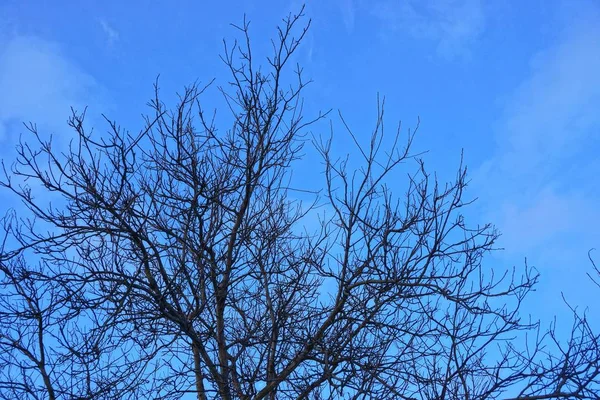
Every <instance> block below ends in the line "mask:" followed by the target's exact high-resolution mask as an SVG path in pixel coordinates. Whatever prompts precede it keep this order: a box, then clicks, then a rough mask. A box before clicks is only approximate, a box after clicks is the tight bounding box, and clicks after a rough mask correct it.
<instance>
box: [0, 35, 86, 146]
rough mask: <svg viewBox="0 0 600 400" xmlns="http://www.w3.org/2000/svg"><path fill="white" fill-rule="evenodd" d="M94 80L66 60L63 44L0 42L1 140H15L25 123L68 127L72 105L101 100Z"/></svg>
mask: <svg viewBox="0 0 600 400" xmlns="http://www.w3.org/2000/svg"><path fill="white" fill-rule="evenodd" d="M96 89H97V84H96V82H95V81H94V79H93V78H92V77H91V76H90V75H88V74H86V73H84V72H83V71H81V70H80V69H79V68H78V67H77V66H76V65H74V64H73V63H71V62H70V61H69V60H68V59H66V58H65V57H64V56H63V55H62V54H61V51H60V48H59V46H57V45H56V44H54V43H51V42H48V41H45V40H41V39H39V38H35V37H23V36H17V37H13V38H11V39H8V40H6V42H5V43H2V44H1V45H0V132H3V133H2V135H3V136H1V137H0V140H2V141H6V140H7V139H14V137H13V136H17V135H18V134H19V133H21V132H22V131H23V129H22V126H21V123H22V122H24V121H32V122H36V123H37V124H38V125H41V127H46V128H48V129H50V130H54V129H57V128H59V127H60V128H61V129H62V128H64V127H65V126H66V125H65V122H66V119H67V117H68V116H69V114H70V107H71V106H73V107H75V108H78V109H80V110H81V109H82V108H83V107H84V106H85V105H87V104H89V103H90V102H94V101H96V100H97V99H94V98H93V97H92V95H93V94H95V93H97V92H96Z"/></svg>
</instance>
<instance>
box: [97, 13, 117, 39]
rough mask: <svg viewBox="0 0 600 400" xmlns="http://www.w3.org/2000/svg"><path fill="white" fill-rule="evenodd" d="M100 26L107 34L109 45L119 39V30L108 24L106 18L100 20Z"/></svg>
mask: <svg viewBox="0 0 600 400" xmlns="http://www.w3.org/2000/svg"><path fill="white" fill-rule="evenodd" d="M100 26H101V27H102V31H103V32H104V34H105V35H106V40H107V41H108V44H109V45H112V44H114V43H115V42H117V41H118V40H119V32H118V31H117V30H116V29H115V28H113V27H112V26H111V25H109V24H108V22H106V21H105V20H103V19H101V20H100Z"/></svg>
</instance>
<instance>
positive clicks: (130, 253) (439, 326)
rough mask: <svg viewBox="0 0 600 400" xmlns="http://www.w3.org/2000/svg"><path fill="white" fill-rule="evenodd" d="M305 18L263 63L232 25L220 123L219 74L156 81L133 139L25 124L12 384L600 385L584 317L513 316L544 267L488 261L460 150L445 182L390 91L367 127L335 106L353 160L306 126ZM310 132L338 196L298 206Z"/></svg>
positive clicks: (480, 391)
mask: <svg viewBox="0 0 600 400" xmlns="http://www.w3.org/2000/svg"><path fill="white" fill-rule="evenodd" d="M309 26H310V21H307V20H306V19H304V18H303V16H302V13H299V14H298V15H290V16H289V17H288V18H286V19H285V20H284V21H283V23H282V25H281V26H280V27H279V28H278V29H277V31H276V36H275V38H274V39H273V41H272V54H271V55H270V56H269V57H268V58H266V59H265V60H264V62H263V63H262V64H261V63H260V60H256V59H255V57H254V56H253V52H252V44H251V39H250V38H251V36H250V32H249V24H248V23H247V22H246V21H244V22H243V24H242V25H240V26H236V29H237V30H238V33H239V34H240V36H241V40H239V41H237V42H234V43H233V44H231V43H229V44H228V43H227V42H225V47H224V53H223V55H222V60H223V62H224V65H225V66H226V67H227V68H228V70H229V72H230V81H229V82H226V83H224V84H222V86H217V89H218V91H219V92H220V94H221V95H222V96H223V97H222V98H223V99H224V100H225V101H226V104H227V107H226V109H225V112H226V113H229V114H228V115H229V116H230V118H231V121H232V122H231V125H230V126H226V127H225V128H219V127H218V126H217V123H216V121H217V118H215V113H214V112H212V111H211V109H210V106H209V105H207V104H210V103H209V101H207V100H206V98H205V97H206V96H205V94H206V92H207V90H209V89H212V88H213V87H214V86H215V85H217V84H218V82H217V83H211V84H209V85H207V86H202V85H200V84H193V85H191V86H188V87H186V88H185V90H184V91H183V93H181V94H180V96H179V100H178V102H177V103H176V104H174V105H173V106H172V107H169V106H167V105H166V104H164V103H163V101H161V98H160V91H159V87H158V82H157V83H156V84H155V97H154V98H153V99H152V100H151V101H150V102H149V107H150V109H151V112H150V113H149V115H148V116H147V117H146V120H145V126H144V128H143V129H142V130H140V131H139V132H137V133H131V132H129V131H127V130H124V129H122V128H121V127H120V126H119V125H118V124H117V123H116V122H114V121H112V120H110V119H109V118H106V122H107V124H108V127H109V130H108V132H107V133H98V132H97V131H92V130H90V129H88V128H87V126H86V123H85V121H84V118H85V112H83V113H78V112H76V111H73V114H72V117H71V118H70V120H69V126H70V127H71V129H72V132H73V133H74V139H73V141H71V142H70V144H69V146H68V148H67V149H62V148H60V146H58V147H57V146H53V144H52V142H51V141H48V140H45V139H43V135H42V134H41V133H40V132H38V129H37V127H36V126H35V125H34V124H28V125H26V127H27V129H28V131H29V133H30V134H28V135H27V136H26V138H25V139H23V140H22V141H21V143H20V144H19V145H18V147H17V149H16V151H17V155H18V159H17V161H16V163H15V164H14V165H12V167H8V166H5V168H4V177H3V178H2V179H1V181H0V185H1V187H2V188H3V189H4V190H5V191H10V192H12V193H13V194H14V195H15V196H17V197H18V198H19V199H20V200H21V201H22V204H23V205H24V206H25V207H24V208H19V209H17V210H9V212H8V213H7V214H6V216H5V217H4V220H3V222H4V225H3V226H4V238H3V239H4V240H3V242H2V243H3V245H2V251H1V256H0V285H1V288H2V290H1V292H0V365H1V366H2V368H0V398H4V399H23V398H32V399H41V398H48V399H67V398H69V399H70V398H74V399H115V398H157V399H171V398H173V399H175V398H182V397H183V396H185V395H186V394H187V395H188V396H189V395H193V396H195V397H196V398H198V399H209V398H218V399H227V400H228V399H371V398H373V399H496V398H515V399H554V398H564V399H572V398H582V399H583V398H589V399H593V398H598V396H600V377H599V374H600V353H599V337H598V335H597V334H596V333H594V332H593V331H592V329H591V327H590V326H589V324H588V322H587V321H586V319H585V316H582V315H579V314H577V313H575V312H574V323H573V329H572V335H571V337H570V339H569V340H568V341H566V342H561V341H559V340H558V339H557V337H556V335H555V334H554V331H553V329H550V330H548V331H545V330H543V329H541V328H540V326H539V325H538V324H537V323H533V322H530V321H525V320H524V319H523V318H522V316H520V314H519V309H520V306H521V304H522V301H523V300H524V299H525V297H526V296H527V295H528V294H529V293H530V292H531V291H532V290H533V289H534V287H535V285H536V283H537V280H538V275H537V273H536V272H535V270H533V269H532V268H529V267H528V266H527V265H525V266H524V267H523V268H516V269H511V270H497V269H496V268H492V267H490V266H487V265H486V263H485V262H484V256H485V255H486V254H487V253H488V252H490V251H492V250H494V249H495V242H496V239H497V238H498V232H497V231H496V230H495V228H494V227H493V225H491V224H488V225H483V226H478V225H470V224H469V223H468V222H467V221H466V218H465V217H464V209H465V207H468V206H469V205H470V204H471V203H472V201H471V200H469V199H467V198H466V196H465V189H466V187H467V184H468V178H467V169H466V167H465V166H464V165H462V163H461V165H460V166H459V167H458V169H457V172H456V175H455V179H454V180H452V181H451V182H448V183H443V182H438V180H437V178H436V175H435V174H432V173H430V172H428V170H427V169H426V167H425V163H424V161H423V160H422V159H421V158H420V155H419V153H416V152H415V151H414V150H413V138H414V136H415V134H416V132H417V130H416V129H414V130H409V131H405V130H402V129H400V127H398V129H397V130H393V132H392V133H389V132H388V131H387V130H386V128H385V125H384V102H383V101H381V102H379V103H378V104H377V106H378V107H377V117H376V119H375V121H374V129H373V131H372V134H371V136H370V137H369V138H368V140H366V141H365V140H363V139H364V134H360V135H359V134H355V133H353V131H352V129H351V128H350V127H349V126H348V125H347V124H346V123H345V122H344V120H343V118H341V121H342V125H343V126H344V128H345V132H344V135H347V138H348V140H350V141H352V142H353V143H354V144H355V145H356V149H357V154H359V158H360V165H359V166H358V167H354V164H352V166H351V164H349V163H348V162H347V159H346V158H344V157H342V158H339V154H337V152H336V151H335V149H334V148H333V147H332V141H331V139H330V138H328V137H327V136H319V135H313V136H310V135H308V131H307V129H308V127H309V126H311V125H312V124H314V123H315V122H316V121H319V120H322V119H323V118H328V114H326V113H324V114H321V115H317V116H315V117H314V118H306V117H305V116H304V115H303V97H302V93H303V89H304V88H305V87H306V85H307V84H308V81H306V80H305V79H304V77H303V72H302V69H301V68H300V67H299V66H296V67H294V65H293V55H294V52H295V51H296V50H297V49H298V46H299V45H300V44H301V42H302V40H303V38H304V36H305V34H306V32H307V30H308V29H309ZM313 126H314V125H313ZM305 146H314V148H315V149H316V150H317V151H318V153H319V154H320V156H321V159H322V163H323V164H322V165H323V176H322V179H323V188H322V190H321V191H319V192H315V193H312V192H311V193H308V194H305V196H304V197H308V198H309V200H308V201H306V200H305V201H303V202H300V201H299V200H297V197H295V196H294V193H295V191H296V190H298V189H301V188H296V187H293V186H292V182H293V180H292V179H291V171H292V170H293V168H294V165H295V164H294V162H295V161H297V160H299V159H300V158H302V157H303V147H305ZM399 171H404V172H406V175H405V176H406V180H405V181H404V182H399V181H398V179H397V177H398V176H399V174H398V172H399ZM318 178H319V177H315V180H317V179H318ZM48 199H51V200H52V201H51V202H50V201H48ZM321 210H325V212H321ZM315 219H317V220H318V224H317V228H316V229H308V228H307V227H306V226H307V221H309V220H312V221H314V220H315ZM313 225H314V223H313Z"/></svg>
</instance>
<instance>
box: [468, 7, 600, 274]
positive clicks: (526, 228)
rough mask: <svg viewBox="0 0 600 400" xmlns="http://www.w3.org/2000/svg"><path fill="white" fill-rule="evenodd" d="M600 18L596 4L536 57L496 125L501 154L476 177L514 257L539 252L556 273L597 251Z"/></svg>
mask: <svg viewBox="0 0 600 400" xmlns="http://www.w3.org/2000/svg"><path fill="white" fill-rule="evenodd" d="M578 4H579V5H580V6H581V4H583V3H578ZM598 15H599V14H598V8H597V7H596V6H593V5H591V3H590V4H589V5H588V6H587V7H586V8H585V9H584V8H581V14H579V15H578V16H577V18H576V19H574V20H570V21H565V25H567V26H568V27H567V28H566V29H564V30H563V31H562V34H561V35H560V38H559V40H558V41H557V42H556V43H555V44H554V45H552V46H550V47H549V48H547V49H545V50H543V51H540V52H539V53H537V54H536V55H534V56H533V57H532V59H531V66H530V74H529V76H528V78H527V79H526V80H525V81H524V82H522V84H521V85H520V86H519V87H518V88H516V89H515V90H514V92H513V94H512V96H510V97H509V98H508V100H507V103H506V106H505V112H504V115H503V117H502V118H501V120H500V121H499V124H498V136H497V143H498V150H497V152H496V154H495V155H494V157H493V158H491V159H490V160H488V161H487V162H486V163H485V164H484V165H482V166H481V168H480V169H479V170H478V171H477V173H476V175H475V183H476V187H477V188H478V189H479V191H480V193H481V194H482V195H481V196H482V197H483V198H484V202H483V203H486V204H488V206H489V207H488V210H487V213H488V216H489V217H490V219H491V220H493V221H497V222H498V225H499V227H500V229H501V230H502V231H503V233H504V238H503V243H502V244H503V245H505V246H506V248H507V250H508V251H509V253H512V254H515V255H516V254H523V255H524V253H525V252H529V253H531V251H532V250H533V251H534V252H535V253H537V252H538V251H539V253H538V260H543V261H544V262H545V263H546V265H554V266H556V267H558V266H559V265H560V264H561V263H563V265H564V266H565V267H566V266H568V265H571V263H569V262H568V261H569V260H570V259H571V260H572V258H573V257H574V255H575V253H577V254H579V255H581V256H583V255H585V252H586V251H587V249H588V248H589V247H592V246H594V245H596V246H597V245H598V244H600V243H598V240H600V233H599V232H598V226H599V225H600V209H598V204H600V188H599V187H598V184H597V179H598V178H597V177H598V176H599V175H600V162H599V161H598V159H597V157H598V155H597V153H598V149H600V135H599V132H600V113H599V112H598V110H600V74H598V71H600V52H599V51H598V49H600V18H599V17H598ZM575 22H577V23H575ZM530 255H531V254H530Z"/></svg>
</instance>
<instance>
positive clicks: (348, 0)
mask: <svg viewBox="0 0 600 400" xmlns="http://www.w3.org/2000/svg"><path fill="white" fill-rule="evenodd" d="M338 4H339V7H340V11H341V13H342V20H343V21H344V26H345V27H346V31H347V32H352V31H353V30H354V21H355V18H356V11H355V6H354V0H338Z"/></svg>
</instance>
